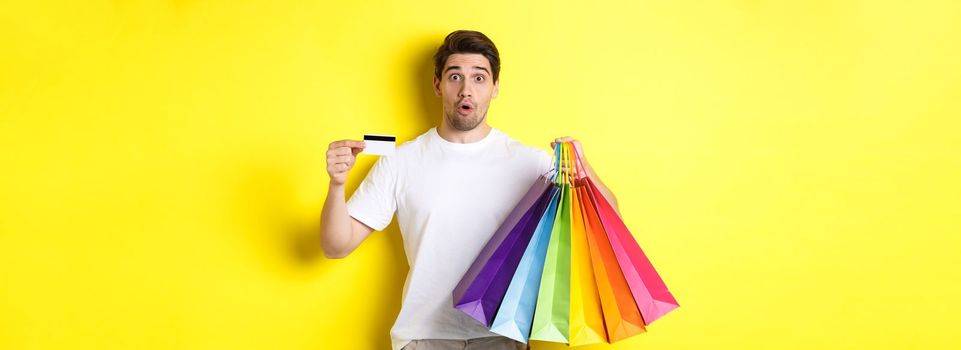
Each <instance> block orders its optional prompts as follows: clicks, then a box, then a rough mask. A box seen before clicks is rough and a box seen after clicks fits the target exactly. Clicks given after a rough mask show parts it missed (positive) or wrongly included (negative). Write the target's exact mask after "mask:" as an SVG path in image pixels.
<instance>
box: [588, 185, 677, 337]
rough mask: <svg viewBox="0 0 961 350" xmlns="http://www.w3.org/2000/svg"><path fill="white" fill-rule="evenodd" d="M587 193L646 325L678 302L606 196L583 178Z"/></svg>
mask: <svg viewBox="0 0 961 350" xmlns="http://www.w3.org/2000/svg"><path fill="white" fill-rule="evenodd" d="M587 184H588V188H589V189H590V192H591V193H590V195H591V197H592V198H593V201H592V203H594V204H595V207H596V208H597V212H598V213H599V216H600V221H601V223H602V225H603V226H604V232H606V233H607V238H608V240H609V241H610V243H611V247H612V250H613V252H614V255H615V256H616V257H617V261H618V264H619V265H620V267H621V271H622V272H623V273H624V277H625V279H626V280H627V284H628V286H629V287H630V290H631V294H632V295H633V297H634V301H635V303H636V304H637V307H638V309H639V310H640V312H641V316H642V317H643V318H644V324H646V325H649V324H651V323H652V322H654V321H655V320H657V319H658V318H660V317H661V316H664V315H665V314H667V313H668V312H671V310H674V309H676V308H677V307H678V306H679V305H678V303H677V300H675V299H674V296H673V295H672V294H671V292H670V291H668V289H667V285H665V284H664V281H663V280H661V276H660V275H658V273H657V271H656V270H654V266H653V265H652V264H651V261H650V260H648V258H647V255H646V254H644V251H643V250H641V247H640V245H638V244H637V241H636V240H635V239H634V236H633V235H631V232H630V231H628V229H627V226H626V225H625V224H624V221H623V220H621V218H620V216H618V214H617V212H616V211H615V210H614V208H613V207H612V206H611V205H610V203H608V201H607V199H605V198H604V196H602V195H601V193H600V190H598V188H597V186H596V185H594V182H593V181H592V180H591V179H590V178H587Z"/></svg>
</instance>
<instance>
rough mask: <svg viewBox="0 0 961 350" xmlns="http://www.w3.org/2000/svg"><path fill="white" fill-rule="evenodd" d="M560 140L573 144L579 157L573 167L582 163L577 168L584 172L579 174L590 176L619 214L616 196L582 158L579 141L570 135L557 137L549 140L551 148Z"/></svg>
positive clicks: (585, 159)
mask: <svg viewBox="0 0 961 350" xmlns="http://www.w3.org/2000/svg"><path fill="white" fill-rule="evenodd" d="M562 142H570V143H573V144H574V153H577V156H578V157H580V159H581V164H577V165H576V166H575V167H580V166H582V165H583V166H584V168H583V169H577V170H583V171H584V172H585V174H580V175H582V176H585V177H589V178H591V180H593V181H594V184H595V185H597V189H598V190H600V191H601V194H602V195H603V196H604V198H606V199H607V201H608V203H610V204H611V206H613V207H614V210H615V211H617V213H618V215H620V209H619V208H618V207H617V197H614V193H612V192H611V190H610V189H608V188H607V186H605V185H604V182H602V181H601V179H600V178H599V177H598V176H597V173H595V172H594V168H591V164H590V163H588V162H587V158H584V149H583V148H582V147H581V142H580V141H577V140H575V139H574V138H573V137H570V136H564V137H558V138H556V139H554V142H551V149H554V147H555V146H556V145H557V144H558V143H562ZM561 171H564V172H567V171H568V169H561Z"/></svg>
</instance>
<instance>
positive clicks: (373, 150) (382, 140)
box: [363, 134, 397, 156]
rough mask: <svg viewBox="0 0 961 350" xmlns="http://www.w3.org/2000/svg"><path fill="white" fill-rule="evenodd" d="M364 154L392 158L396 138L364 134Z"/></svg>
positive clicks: (395, 146)
mask: <svg viewBox="0 0 961 350" xmlns="http://www.w3.org/2000/svg"><path fill="white" fill-rule="evenodd" d="M364 144H366V145H367V147H364V152H363V153H366V154H372V155H379V156H392V155H394V150H395V149H396V148H397V138H396V137H394V136H392V135H377V134H364Z"/></svg>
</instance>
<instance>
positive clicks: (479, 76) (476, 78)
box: [474, 75, 484, 83]
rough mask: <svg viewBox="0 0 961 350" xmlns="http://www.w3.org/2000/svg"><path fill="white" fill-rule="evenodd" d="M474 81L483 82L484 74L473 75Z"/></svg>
mask: <svg viewBox="0 0 961 350" xmlns="http://www.w3.org/2000/svg"><path fill="white" fill-rule="evenodd" d="M474 81H476V82H478V83H480V82H483V81H484V76H483V75H478V76H476V77H474Z"/></svg>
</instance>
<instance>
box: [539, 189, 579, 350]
mask: <svg viewBox="0 0 961 350" xmlns="http://www.w3.org/2000/svg"><path fill="white" fill-rule="evenodd" d="M560 192H561V193H562V195H561V200H560V204H559V205H558V209H557V215H556V216H555V218H554V227H553V228H552V230H551V238H550V241H549V243H548V246H547V256H546V257H545V259H544V272H543V273H542V275H541V284H540V289H539V290H538V293H537V306H536V308H535V311H534V323H533V326H532V329H531V336H530V339H536V340H546V341H552V342H559V343H567V338H568V336H569V332H570V311H571V310H570V298H571V289H570V278H571V272H570V269H571V239H570V238H571V235H570V227H571V225H570V222H571V221H570V219H571V217H570V212H571V210H570V198H571V189H570V186H567V185H566V184H561V185H560Z"/></svg>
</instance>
